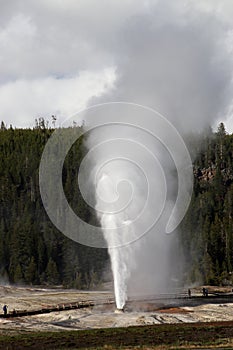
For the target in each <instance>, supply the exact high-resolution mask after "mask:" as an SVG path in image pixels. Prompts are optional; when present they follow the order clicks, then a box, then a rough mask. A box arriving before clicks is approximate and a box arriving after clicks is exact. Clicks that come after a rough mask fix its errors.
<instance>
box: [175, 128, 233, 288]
mask: <svg viewBox="0 0 233 350" xmlns="http://www.w3.org/2000/svg"><path fill="white" fill-rule="evenodd" d="M188 144H189V145H190V150H191V151H192V152H193V154H194V155H195V158H194V159H195V160H194V191H193V196H192V201H191V205H190V207H189V210H188V212H187V214H186V216H185V218H184V220H183V222H182V224H181V227H180V228H181V230H180V231H181V234H180V242H181V245H182V248H183V252H184V255H185V261H186V264H185V273H186V276H185V279H186V281H185V282H188V283H195V282H199V283H204V284H210V285H219V284H220V285H222V284H223V285H224V284H226V285H227V284H233V135H227V133H226V131H225V127H224V125H223V123H221V124H220V125H219V128H218V131H217V133H215V134H213V133H212V132H211V131H209V132H208V133H205V134H202V135H199V137H189V138H188Z"/></svg>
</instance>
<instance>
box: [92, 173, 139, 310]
mask: <svg viewBox="0 0 233 350" xmlns="http://www.w3.org/2000/svg"><path fill="white" fill-rule="evenodd" d="M97 194H98V196H97V206H96V208H97V210H98V204H99V200H98V198H99V199H100V198H101V200H105V201H106V207H107V206H108V205H107V203H110V202H111V203H113V202H114V201H115V200H116V199H117V197H118V195H117V192H116V187H115V186H114V182H113V179H112V177H111V175H108V174H106V173H103V175H102V176H101V178H100V180H99V182H98V185H97ZM126 216H127V213H126V210H123V212H121V211H120V212H119V211H116V212H115V213H109V212H108V211H107V210H105V211H104V212H101V213H99V219H100V222H101V226H102V227H103V232H104V237H105V239H106V241H107V244H108V252H109V256H110V259H111V268H112V273H113V279H114V293H115V300H116V306H117V309H119V310H123V308H124V306H125V302H126V300H127V278H128V277H129V274H130V266H129V261H127V259H129V258H130V257H129V247H124V246H122V245H124V238H125V236H126V237H127V236H129V230H130V228H131V230H132V227H131V221H130V220H125V217H126ZM106 227H107V229H105V228H106ZM111 228H112V229H113V230H114V234H113V235H111V234H109V232H108V231H109V230H111ZM132 238H133V235H132Z"/></svg>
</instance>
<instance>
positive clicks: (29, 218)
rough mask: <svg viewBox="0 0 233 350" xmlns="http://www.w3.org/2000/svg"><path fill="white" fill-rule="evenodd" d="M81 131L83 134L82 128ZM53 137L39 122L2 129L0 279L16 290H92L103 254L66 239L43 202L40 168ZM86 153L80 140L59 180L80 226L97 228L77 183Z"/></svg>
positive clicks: (104, 260) (100, 271) (103, 263)
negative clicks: (52, 287) (48, 287)
mask: <svg viewBox="0 0 233 350" xmlns="http://www.w3.org/2000/svg"><path fill="white" fill-rule="evenodd" d="M75 128H76V129H78V127H77V126H75ZM79 129H80V133H81V131H82V127H80V128H79ZM53 131H54V130H53V129H51V128H48V127H46V123H45V122H44V120H43V119H40V120H39V121H38V122H37V123H36V126H35V128H34V129H13V128H12V127H11V126H10V127H9V128H6V126H5V124H4V122H2V123H1V128H0V276H1V277H0V279H2V280H5V281H9V282H10V283H16V284H35V285H36V284H47V285H61V284H62V285H63V286H67V287H75V288H84V289H89V288H94V287H96V286H97V285H98V284H99V283H100V281H101V279H102V277H103V270H104V268H105V266H106V263H107V262H108V254H107V251H106V250H105V249H97V248H90V247H86V246H83V245H80V244H78V243H75V242H74V241H71V240H70V239H68V238H67V237H65V236H64V235H63V234H62V233H60V232H59V231H58V230H57V229H56V228H55V227H54V225H53V224H52V223H51V221H50V219H49V218H48V216H47V214H46V212H45V209H44V207H43V204H42V201H41V196H40V190H39V164H40V159H41V155H42V152H43V149H44V147H45V144H46V142H47V141H48V139H49V137H50V136H51V134H52V132H53ZM70 132H72V128H70ZM76 132H77V130H76ZM85 153H86V149H85V146H84V142H83V137H82V136H81V137H80V138H79V139H78V141H77V142H76V143H75V144H74V145H73V146H72V148H71V149H70V151H69V153H68V155H67V157H66V160H65V162H64V167H63V173H62V180H63V186H64V191H65V193H66V195H67V198H68V201H69V203H70V204H71V206H72V209H73V210H74V211H75V212H77V214H78V215H79V216H80V217H81V218H82V219H83V220H84V221H86V222H95V223H96V218H95V216H94V214H93V213H92V211H91V209H90V208H89V207H88V206H87V205H86V203H85V202H84V200H83V198H82V196H81V194H80V191H79V187H78V183H77V179H78V170H79V165H80V163H81V161H82V158H83V156H84V155H85ZM77 229H78V228H77Z"/></svg>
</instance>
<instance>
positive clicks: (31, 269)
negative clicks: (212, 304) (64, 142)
mask: <svg viewBox="0 0 233 350" xmlns="http://www.w3.org/2000/svg"><path fill="white" fill-rule="evenodd" d="M75 127H77V126H75ZM52 132H53V129H50V128H48V127H47V126H46V123H45V122H44V120H43V119H41V120H40V121H39V122H38V123H37V124H36V126H35V128H34V129H13V128H12V127H10V128H6V127H5V125H4V123H3V122H2V124H1V128H0V276H1V280H3V281H5V282H10V283H16V284H35V285H37V284H46V285H63V286H64V287H75V288H85V289H88V288H96V287H97V286H98V284H99V283H100V282H101V281H102V280H103V275H104V274H103V272H104V268H105V267H106V265H107V264H108V255H107V251H106V250H104V249H95V248H89V247H86V246H82V245H80V244H78V243H74V242H73V241H71V240H69V239H68V238H66V237H65V236H64V235H63V234H61V233H60V232H59V231H58V230H57V229H56V228H55V227H54V226H53V224H52V223H51V222H50V219H49V218H48V216H47V214H46V212H45V210H44V208H43V205H42V202H41V198H40V191H39V183H38V182H39V179H38V175H39V163H40V158H41V155H42V152H43V149H44V146H45V144H46V142H47V140H48V139H49V137H50V136H51V134H52ZM186 142H187V145H188V148H189V150H190V152H191V154H192V156H193V169H194V191H193V196H192V201H191V205H190V207H189V210H188V212H187V214H186V216H185V218H184V220H183V222H182V223H181V225H180V229H179V239H180V247H181V248H182V252H183V256H184V261H185V263H184V282H185V283H189V284H191V283H205V284H231V283H232V284H233V222H232V220H233V135H228V134H227V133H226V131H225V128H224V125H223V124H222V123H221V124H220V125H219V128H218V131H217V132H216V133H213V132H212V131H211V130H209V131H208V132H203V133H202V134H200V135H198V136H197V135H189V136H188V137H187V138H186ZM85 153H86V149H85V147H84V142H83V137H80V139H79V140H78V142H76V143H75V145H74V146H73V147H72V148H71V150H70V152H69V154H68V156H67V159H66V161H65V163H64V169H63V184H64V190H65V193H66V195H67V198H68V200H69V202H70V203H71V205H72V208H73V209H74V210H75V211H76V212H77V213H79V215H80V216H81V217H82V218H83V219H84V220H85V221H87V222H96V218H95V217H94V214H93V213H92V212H91V210H90V209H89V208H88V207H87V205H86V204H85V202H84V201H83V199H82V196H81V194H80V192H79V188H78V184H77V175H78V170H79V165H80V163H81V161H82V158H83V156H84V155H85Z"/></svg>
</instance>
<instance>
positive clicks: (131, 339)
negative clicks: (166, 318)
mask: <svg viewBox="0 0 233 350" xmlns="http://www.w3.org/2000/svg"><path fill="white" fill-rule="evenodd" d="M232 339H233V322H221V323H199V324H190V323H189V324H172V325H171V324H164V325H153V326H139V327H124V328H104V329H92V330H78V331H62V332H37V333H36V332H29V333H26V334H25V333H22V334H17V335H0V349H1V350H3V349H4V350H6V349H8V350H14V349H17V350H21V349H32V350H33V349H34V350H43V349H46V350H47V349H56V350H68V349H69V350H71V349H91V348H92V349H104V350H113V349H143V350H144V349H181V348H182V349H191V348H195V347H200V346H201V347H202V348H203V346H208V348H210V347H211V346H212V345H214V346H215V348H216V346H218V347H220V346H221V345H223V346H224V347H225V346H227V345H228V344H231V343H232V344H233V342H232Z"/></svg>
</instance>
